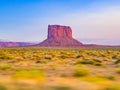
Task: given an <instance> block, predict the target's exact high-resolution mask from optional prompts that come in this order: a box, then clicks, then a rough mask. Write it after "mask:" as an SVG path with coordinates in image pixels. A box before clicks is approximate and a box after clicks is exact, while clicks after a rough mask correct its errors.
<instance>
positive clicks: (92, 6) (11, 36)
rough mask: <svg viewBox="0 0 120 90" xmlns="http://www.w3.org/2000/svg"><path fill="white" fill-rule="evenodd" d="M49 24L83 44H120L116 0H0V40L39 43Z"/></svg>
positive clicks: (119, 0) (119, 11)
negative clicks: (68, 30) (66, 30)
mask: <svg viewBox="0 0 120 90" xmlns="http://www.w3.org/2000/svg"><path fill="white" fill-rule="evenodd" d="M49 24H50V25H53V24H57V25H65V26H70V27H71V28H72V32H73V37H74V38H75V39H77V40H79V41H81V42H83V43H84V44H101V45H120V35H119V34H120V0H0V39H3V40H10V41H20V42H41V41H43V40H44V39H46V38H47V29H48V25H49Z"/></svg>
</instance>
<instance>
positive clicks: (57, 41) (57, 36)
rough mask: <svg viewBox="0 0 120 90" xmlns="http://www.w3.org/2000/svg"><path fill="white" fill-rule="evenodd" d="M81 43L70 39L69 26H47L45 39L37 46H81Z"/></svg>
mask: <svg viewBox="0 0 120 90" xmlns="http://www.w3.org/2000/svg"><path fill="white" fill-rule="evenodd" d="M81 45H83V44H82V43H81V42H79V41H77V40H75V39H74V38H72V30H71V28H70V27H69V26H60V25H49V26H48V36H47V39H46V40H44V41H43V42H41V43H40V44H38V46H81Z"/></svg>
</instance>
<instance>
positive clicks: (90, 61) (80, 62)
mask: <svg viewBox="0 0 120 90" xmlns="http://www.w3.org/2000/svg"><path fill="white" fill-rule="evenodd" d="M93 63H94V62H93V61H92V60H81V61H79V62H77V64H93Z"/></svg>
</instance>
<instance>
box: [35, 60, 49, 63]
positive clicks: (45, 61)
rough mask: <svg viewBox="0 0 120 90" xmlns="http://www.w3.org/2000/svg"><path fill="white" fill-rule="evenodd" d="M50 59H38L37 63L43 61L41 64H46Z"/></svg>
mask: <svg viewBox="0 0 120 90" xmlns="http://www.w3.org/2000/svg"><path fill="white" fill-rule="evenodd" d="M48 62H49V60H47V59H41V60H37V61H36V63H41V64H45V63H48Z"/></svg>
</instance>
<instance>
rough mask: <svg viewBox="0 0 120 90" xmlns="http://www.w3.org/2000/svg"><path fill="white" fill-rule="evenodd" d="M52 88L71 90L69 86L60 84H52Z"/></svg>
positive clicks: (53, 89) (55, 89) (54, 89)
mask: <svg viewBox="0 0 120 90" xmlns="http://www.w3.org/2000/svg"><path fill="white" fill-rule="evenodd" d="M51 89H52V90H73V89H72V88H71V87H70V86H65V85H60V86H52V87H51Z"/></svg>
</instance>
